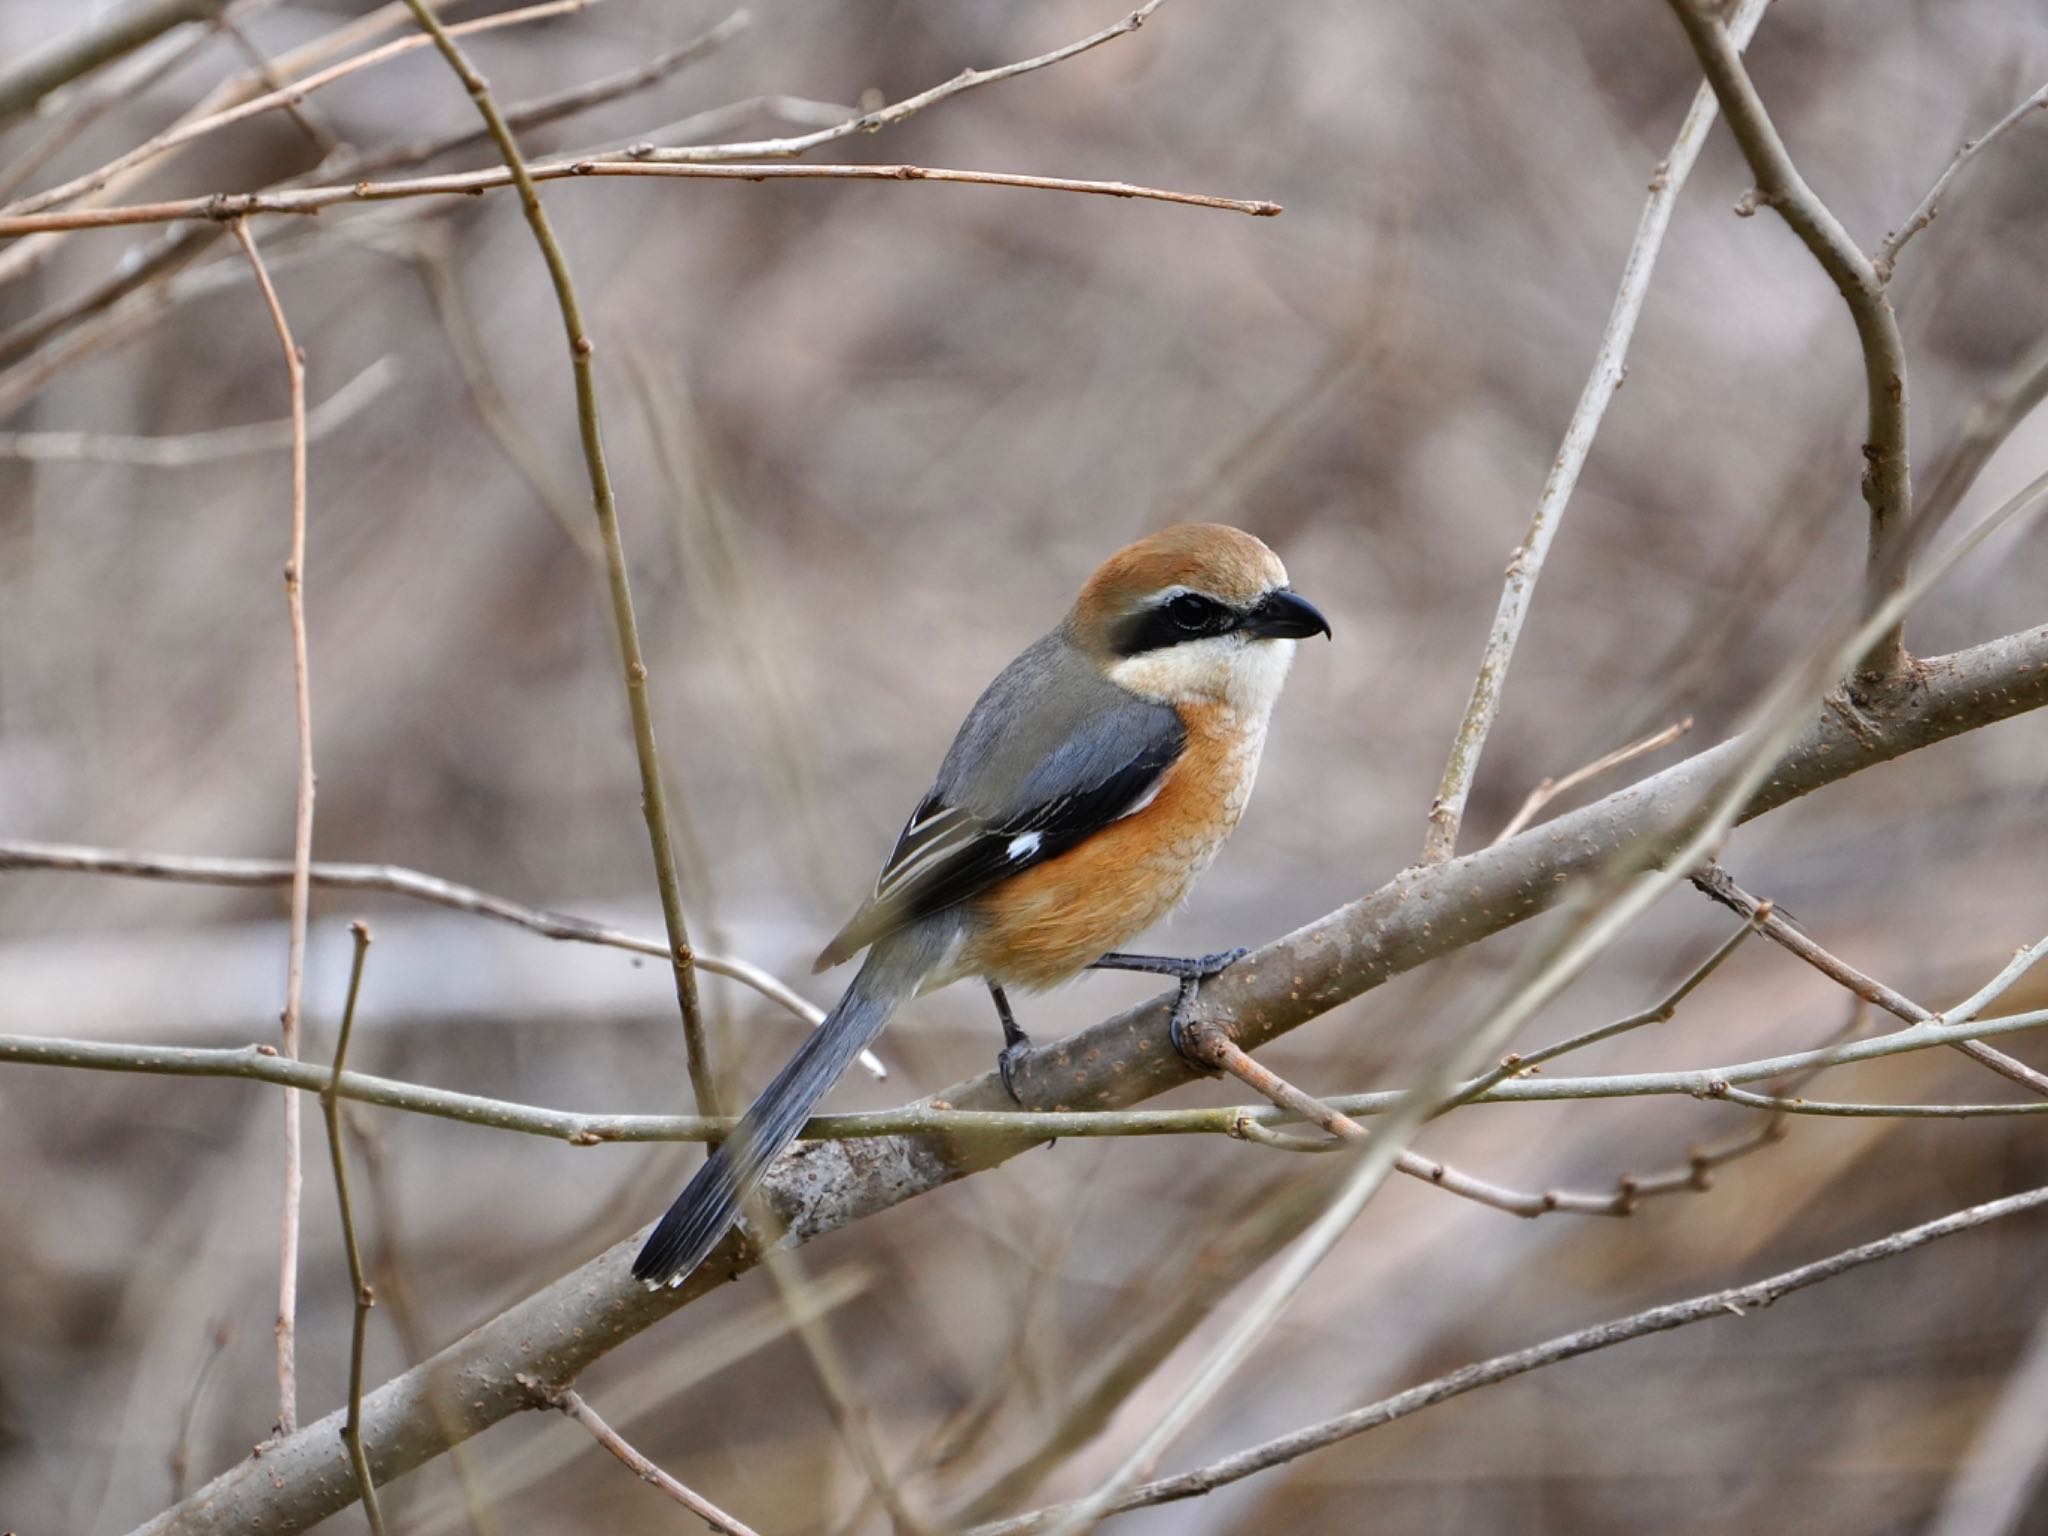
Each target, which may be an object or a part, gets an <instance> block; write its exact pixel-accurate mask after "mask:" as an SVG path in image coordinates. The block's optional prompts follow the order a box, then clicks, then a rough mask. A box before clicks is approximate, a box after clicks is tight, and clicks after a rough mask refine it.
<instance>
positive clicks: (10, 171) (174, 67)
mask: <svg viewBox="0 0 2048 1536" xmlns="http://www.w3.org/2000/svg"><path fill="white" fill-rule="evenodd" d="M220 27H221V22H220V21H219V20H216V22H215V24H214V26H213V27H209V28H206V29H204V30H202V31H201V32H199V33H198V34H197V35H196V36H194V37H192V38H189V39H186V40H183V41H178V40H176V39H168V38H167V39H165V42H166V43H167V44H168V43H170V42H177V46H175V47H170V46H166V47H163V48H161V49H159V50H157V51H158V53H159V54H160V55H161V56H160V57H156V58H142V59H138V60H137V61H136V64H137V67H136V68H135V69H133V70H129V71H123V72H121V73H120V74H118V75H112V76H109V78H107V79H104V80H96V81H94V82H93V84H92V85H91V86H90V87H89V88H88V89H85V90H82V91H80V92H78V99H77V100H76V101H75V102H72V103H71V104H70V105H69V107H68V108H67V110H66V111H65V113H64V116H63V120H62V121H60V122H59V123H58V124H57V125H56V126H55V127H53V128H52V129H51V130H50V131H49V132H48V133H46V134H44V135H43V137H42V138H40V139H38V140H37V141H36V142H35V143H34V144H33V145H31V146H30V147H29V148H28V149H27V150H26V151H25V152H24V153H22V154H21V155H19V156H18V157H17V158H16V159H15V160H14V161H13V162H12V163H11V164H10V165H8V167H7V168H6V170H4V171H0V203H4V202H5V201H6V200H7V199H9V198H11V197H13V196H14V195H15V193H17V192H19V191H20V190H21V189H22V188H23V187H25V186H27V185H28V184H29V182H30V181H32V180H33V179H34V178H35V174H36V172H38V171H40V170H41V169H42V168H43V167H44V166H46V165H48V164H49V163H50V162H51V161H52V160H54V159H55V158H56V157H57V156H58V155H59V154H61V153H62V152H63V151H64V150H65V149H66V148H67V147H68V146H69V145H71V144H73V143H75V142H76V141H77V139H78V137H79V135H81V134H83V133H84V132H85V131H86V130H87V129H88V128H90V127H91V126H92V125H93V124H94V123H96V122H98V121H99V120H100V119H101V118H102V117H104V116H105V115H106V114H107V113H108V112H110V111H112V110H113V109H114V108H115V107H117V106H120V105H122V104H123V103H124V102H131V101H134V100H136V99H137V98H139V97H141V96H142V95H144V93H146V92H147V91H149V90H150V89H151V87H153V86H155V85H157V84H158V83H159V82H161V81H162V80H163V79H164V78H165V77H166V76H168V75H171V74H174V73H175V72H176V71H178V70H180V69H182V68H183V67H184V66H185V65H186V64H188V63H190V62H191V61H192V59H193V58H194V57H196V56H197V55H198V54H200V53H202V52H204V51H205V49H206V48H207V46H208V45H209V44H211V43H212V42H213V39H214V37H215V35H216V33H217V31H219V30H220Z"/></svg>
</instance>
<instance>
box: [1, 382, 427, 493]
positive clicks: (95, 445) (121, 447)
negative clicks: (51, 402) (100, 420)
mask: <svg viewBox="0 0 2048 1536" xmlns="http://www.w3.org/2000/svg"><path fill="white" fill-rule="evenodd" d="M398 374H399V367H398V361H397V359H396V358H394V357H380V358H379V359H377V361H376V362H374V363H372V364H370V366H369V367H367V368H365V369H364V370H363V371H362V372H361V373H359V374H357V375H356V376H355V377H354V378H352V379H350V380H349V381H348V382H347V383H346V384H344V385H342V386H341V388H339V389H337V390H336V391H335V392H334V393H333V394H331V395H329V396H328V397H327V398H326V399H325V400H323V401H321V402H320V403H319V404H318V405H316V406H314V407H313V408H312V409H311V410H309V411H308V412H306V441H307V443H309V444H311V443H317V442H319V441H320V439H321V438H323V437H325V436H326V435H327V434H328V433H329V432H332V431H333V430H334V429H335V428H336V427H339V426H341V425H342V424H343V423H344V422H346V421H348V420H349V418H351V417H352V416H354V415H355V414H356V413H357V412H358V411H360V410H361V409H362V408H363V407H364V406H366V405H368V404H369V403H370V402H371V401H372V400H374V399H376V398H377V396H379V395H381V394H382V393H383V392H384V391H385V390H386V389H388V388H390V386H391V383H392V381H393V380H395V379H396V378H397V377H398ZM293 431H294V424H293V423H292V421H291V420H290V419H289V418H287V419H286V420H283V421H264V422H256V423H252V424H251V425H249V426H245V427H218V428H215V429H214V430H212V431H208V432H186V433H182V434H180V435H178V436H176V437H131V436H125V435H116V434H113V433H106V432H0V458H6V459H25V460H29V461H31V462H34V463H40V464H61V463H97V464H136V465H145V466H148V467H149V468H152V469H182V468H186V467H188V466H190V465H194V464H216V463H218V462H220V460H222V459H232V458H240V457H242V456H244V455H247V454H256V453H273V452H275V451H276V450H278V449H280V448H289V447H290V446H291V445H292V442H293Z"/></svg>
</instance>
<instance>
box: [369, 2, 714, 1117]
mask: <svg viewBox="0 0 2048 1536" xmlns="http://www.w3.org/2000/svg"><path fill="white" fill-rule="evenodd" d="M406 4H407V6H408V7H409V8H410V9H411V11H412V13H413V19H414V20H415V21H417V22H418V23H419V25H420V29H421V30H422V31H423V32H425V33H426V34H427V35H428V36H429V37H431V38H432V39H433V40H434V46H435V47H436V48H438V49H439V50H440V52H441V56H442V57H443V58H444V59H446V60H447V61H448V67H449V68H450V69H452V70H453V71H454V72H455V76H456V78H457V79H459V80H460V81H461V82H462V84H463V87H464V89H466V90H467V91H468V92H469V96H470V100H471V101H472V102H474V103H475V104H476V109H477V111H478V113H479V114H481V115H482V117H483V120H484V123H485V125H486V126H487V127H488V128H489V129H490V133H491V139H492V142H494V143H495V144H496V145H497V146H498V153H499V154H500V155H502V156H503V157H504V160H505V171H506V174H507V175H508V176H509V177H510V179H511V180H512V181H514V182H516V183H517V184H518V187H519V202H520V207H521V208H522V210H523V211H524V212H525V214H526V222H527V224H528V226H529V227H530V228H531V229H532V230H533V238H534V242H535V243H536V244H537V245H538V246H539V247H540V254H541V259H542V261H543V262H545V263H546V265H547V269H548V277H549V279H550V281H551V282H552V283H553V285H554V290H555V302H556V305H557V307H558V308H559V309H560V310H561V313H562V330H563V333H564V336H565V338H566V340H567V343H568V349H569V367H570V372H571V374H572V375H573V376H574V380H575V386H576V420H577V425H578V428H579V429H580V435H581V437H582V441H583V461H584V465H585V467H586V468H587V469H588V470H589V473H590V502H591V509H592V511H593V512H594V513H595V514H596V517H597V528H598V535H599V537H600V538H601V540H602V541H603V544H604V563H605V575H606V578H607V581H608V584H609V586H610V589H611V602H612V621H613V625H614V627H615V628H616V630H617V632H618V641H619V656H620V661H621V663H622V665H623V668H624V671H625V683H626V707H627V710H628V712H629V713H630V714H631V715H632V718H633V747H634V753H635V756H636V757H637V759H638V761H639V767H640V808H641V811H642V813H643V814H644V816H645V818H646V821H647V837H648V842H649V844H650V845H651V847H652V850H653V854H654V874H655V883H656V885H657V886H658V887H659V888H660V892H661V915H662V921H663V923H664V925H665V926H666V928H667V930H668V943H669V964H670V968H671V970H672V971H673V973H674V977H675V986H676V1003H677V1006H678V1007H679V1009H680V1010H681V1013H682V1020H683V1043H684V1048H685V1050H686V1051H687V1052H688V1056H689V1073H690V1087H691V1090H692V1092H693V1093H694V1094H695V1096H696V1101H697V1108H698V1110H699V1111H700V1112H701V1113H704V1114H716V1113H717V1112H718V1089H717V1079H716V1077H715V1075H714V1074H713V1072H712V1070H711V1059H710V1047H709V1045H708V1044H707V1043H706V1040H705V1037H704V1017H703V1010H702V1008H701V1007H700V1005H699V1003H698V1000H697V970H696V962H695V958H694V957H693V955H692V954H691V951H690V934H689V929H688V927H687V925H686V924H685V922H684V919H683V895H682V881H681V879H680V877H679V876H678V875H677V873H676V854H675V842H674V839H673V838H672V837H671V835H670V833H669V821H668V791H667V789H666V788H665V786H664V785H663V783H662V775H661V754H660V751H659V749H658V747H657V746H656V744H655V738H654V709H653V705H652V703H651V702H650V701H649V698H648V687H647V662H646V659H645V657H644V656H643V655H642V653H641V649H640V627H639V624H638V622H637V621H636V620H635V619H634V617H633V590H632V586H631V584H630V582H629V581H628V579H627V575H626V551H625V544H624V542H623V541H622V540H621V538H620V535H619V512H618V502H617V500H616V498H615V497H614V495H613V492H612V477H611V467H610V465H609V464H608V463H607V462H606V460H605V453H604V432H603V428H602V425H601V423H600V419H599V415H598V406H597V373H596V369H595V367H594V366H593V364H592V361H591V360H592V357H593V356H594V354H595V353H596V351H597V348H596V345H595V344H594V343H593V342H592V341H591V339H590V334H589V332H588V331H587V330H586V328H585V327H584V324H583V308H582V304H581V302H580V301H579V300H578V298H577V296H576V284H575V281H574V280H573V279H572V278H571V277H570V275H569V259H568V257H567V256H565V255H564V254H563V253H562V247H561V244H560V243H559V242H558V241H557V240H556V239H555V231H554V226H553V225H552V224H551V223H550V222H549V220H548V215H547V210H546V209H545V208H543V207H542V206H541V201H540V190H539V188H538V187H536V186H535V185H534V177H533V173H532V172H531V171H530V170H528V168H527V164H526V158H525V156H523V155H522V154H521V153H520V151H519V141H518V140H517V139H516V138H514V137H513V134H512V130H511V129H510V128H509V127H507V126H506V124H505V118H504V115H503V114H502V113H501V112H500V111H499V110H498V103H497V101H496V99H495V98H494V97H493V96H492V95H491V88H490V85H489V83H488V82H486V81H485V79H484V77H483V76H482V75H480V74H478V73H477V71H476V67H475V66H474V65H473V64H471V63H470V62H469V57H468V55H466V54H465V53H464V52H463V51H462V45H461V44H460V43H458V42H456V41H455V39H454V38H453V37H452V36H450V35H449V32H448V29H447V28H446V27H444V26H442V24H441V19H440V18H439V17H438V16H436V15H435V14H434V12H433V8H432V7H431V6H429V5H428V4H427V3H426V0H406Z"/></svg>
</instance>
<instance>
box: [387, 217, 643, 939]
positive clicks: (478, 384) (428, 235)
mask: <svg viewBox="0 0 2048 1536" xmlns="http://www.w3.org/2000/svg"><path fill="white" fill-rule="evenodd" d="M409 244H410V246H411V249H410V250H409V252H408V253H407V259H408V260H409V261H410V262H411V264H412V266H413V269H414V270H415V271H416V272H418V274H419V277H420V281H421V282H422V283H424V284H425V285H426V289H427V297H428V298H429V300H431V301H432V303H433V306H434V313H435V314H436V315H438V316H439V317H440V320H441V330H442V332H443V333H444V334H445V335H446V336H447V338H448V352H449V355H450V357H452V358H453V359H454V362H455V367H456V370H457V371H458V372H459V373H460V374H461V375H462V382H463V384H464V386H465V387H466V389H467V391H468V395H469V405H470V409H471V410H473V411H474V412H475V413H476V417H477V420H478V421H479V422H480V423H481V424H482V425H483V429H484V430H485V431H486V432H488V433H489V434H490V435H491V437H492V438H493V439H494V440H495V441H496V443H497V445H498V449H499V451H500V452H501V453H503V454H504V455H505V457H506V459H508V460H509V461H510V462H511V464H512V467H513V468H514V469H516V470H518V471H519V473H520V475H521V477H522V478H524V479H525V481H526V483H527V484H528V485H529V486H531V487H532V488H533V493H534V495H535V497H537V498H538V499H539V501H540V504H541V505H542V506H543V507H545V508H546V509H547V512H548V516H550V517H552V518H553V519H554V520H555V523H556V526H558V527H559V528H560V529H561V530H562V532H563V533H564V534H566V535H567V536H568V539H569V542H570V543H572V544H574V545H575V546H576V548H577V549H578V551H580V552H581V553H582V555H583V557H584V558H585V559H586V560H588V561H589V562H590V566H591V569H592V570H598V571H601V570H603V569H604V550H603V548H602V547H601V546H600V545H599V542H598V537H597V528H596V527H595V526H594V522H593V520H592V518H591V516H590V513H589V510H588V508H587V507H586V506H585V505H584V499H583V498H584V493H583V492H582V491H581V490H579V489H578V487H577V486H576V485H574V484H573V483H572V482H570V481H567V480H564V479H563V478H562V476H561V475H560V474H559V473H558V472H557V471H556V469H555V466H554V465H553V464H552V463H550V462H549V459H548V455H547V453H546V450H544V449H543V448H542V447H541V445H540V443H539V441H538V440H537V439H536V438H535V437H534V435H533V433H532V432H530V431H528V430H527V426H526V423H525V422H523V421H521V420H520V419H519V413H518V412H517V411H516V410H515V409H514V408H513V406H512V402H511V401H510V400H509V399H507V398H506V396H505V391H504V389H503V388H502V387H501V386H500V384H499V383H498V376H497V373H496V371H495V370H494V369H493V367H492V366H491V354H490V349H489V347H488V346H487V345H486V344H485V342H484V337H483V331H482V329H481V327H479V326H478V325H477V323H476V314H475V312H474V310H473V309H472V308H471V306H470V303H469V299H468V297H467V296H466V295H465V294H464V292H463V286H462V272H461V269H460V268H459V267H458V266H457V264H456V262H455V259H454V254H453V245H454V241H453V239H452V238H451V237H450V236H449V233H448V232H447V231H445V230H442V229H438V228H434V227H429V228H427V229H423V230H421V231H420V232H419V238H417V239H415V240H413V241H411V242H409ZM662 953H664V954H666V953H667V951H666V950H665V949H664V950H663V951H662Z"/></svg>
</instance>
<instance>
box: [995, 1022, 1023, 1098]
mask: <svg viewBox="0 0 2048 1536" xmlns="http://www.w3.org/2000/svg"><path fill="white" fill-rule="evenodd" d="M1030 1054H1031V1038H1030V1036H1028V1035H1026V1034H1025V1033H1024V1031H1023V1030H1021V1029H1020V1030H1018V1031H1017V1034H1016V1037H1015V1038H1014V1039H1012V1040H1010V1041H1009V1042H1008V1043H1006V1044H1005V1045H1004V1046H1003V1048H1002V1049H1001V1050H1000V1051H998V1052H997V1053H996V1072H997V1074H998V1075H999V1076H1000V1077H1001V1078H1002V1080H1003V1092H1005V1093H1007V1094H1008V1095H1009V1096H1010V1101H1011V1102H1012V1103H1013V1104H1015V1105H1016V1106H1017V1107H1018V1108H1019V1109H1022V1108H1023V1107H1024V1096H1023V1095H1022V1094H1021V1093H1019V1092H1018V1091H1017V1080H1016V1075H1015V1074H1016V1071H1017V1068H1018V1067H1019V1066H1021V1065H1023V1062H1024V1058H1025V1057H1027V1056H1029V1055H1030Z"/></svg>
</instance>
